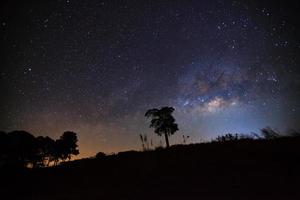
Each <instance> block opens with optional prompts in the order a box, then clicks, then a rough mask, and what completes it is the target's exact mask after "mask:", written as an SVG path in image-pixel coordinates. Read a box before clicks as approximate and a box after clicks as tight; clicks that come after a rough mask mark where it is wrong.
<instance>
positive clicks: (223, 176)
mask: <svg viewBox="0 0 300 200" xmlns="http://www.w3.org/2000/svg"><path fill="white" fill-rule="evenodd" d="M299 150H300V138H299V137H297V138H288V137H287V138H285V137H283V138H278V139H274V140H244V141H232V142H223V143H203V144H190V145H177V146H171V147H170V148H169V149H158V150H155V151H147V152H135V151H130V152H121V153H119V154H117V155H111V156H106V157H103V158H94V159H82V160H77V161H72V162H68V163H65V164H63V165H61V166H58V167H55V168H54V167H53V168H43V169H26V170H25V169H23V170H17V171H12V170H10V171H7V170H4V169H3V170H2V171H1V184H2V186H1V189H0V190H1V194H2V195H4V196H6V198H2V199H45V200H48V199H49V200H50V199H51V200H56V199H60V200H62V199H72V200H77V199H300V193H299V191H298V189H299V185H300V170H299V169H300V162H299V161H300V151H299Z"/></svg>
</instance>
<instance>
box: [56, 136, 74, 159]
mask: <svg viewBox="0 0 300 200" xmlns="http://www.w3.org/2000/svg"><path fill="white" fill-rule="evenodd" d="M77 142H78V139H77V135H76V133H74V132H72V131H66V132H64V133H63V135H62V136H61V137H60V139H58V140H56V145H55V146H56V147H55V148H57V154H58V155H57V156H58V157H59V158H60V159H62V160H63V161H64V160H66V159H69V160H70V159H71V157H72V155H78V154H79V150H78V149H77V147H78V145H77Z"/></svg>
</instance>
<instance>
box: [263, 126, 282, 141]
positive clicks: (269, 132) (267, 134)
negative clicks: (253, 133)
mask: <svg viewBox="0 0 300 200" xmlns="http://www.w3.org/2000/svg"><path fill="white" fill-rule="evenodd" d="M261 134H262V136H263V137H264V138H265V139H267V140H269V139H276V138H279V137H280V134H279V133H278V132H276V131H275V130H273V129H272V128H270V127H266V128H263V129H261Z"/></svg>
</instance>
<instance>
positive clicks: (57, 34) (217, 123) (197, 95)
mask: <svg viewBox="0 0 300 200" xmlns="http://www.w3.org/2000/svg"><path fill="white" fill-rule="evenodd" d="M297 9H299V4H298V3H297V2H294V1H291V2H289V1H279V2H273V1H251V2H249V1H232V0H225V1H221V0H219V1H217V0H216V1H204V0H203V1H192V0H191V1H73V0H55V1H49V2H47V3H45V2H43V3H42V2H38V1H36V2H35V3H32V4H31V3H26V2H23V3H21V2H15V1H7V2H6V3H4V4H3V6H2V8H1V13H2V14H1V18H0V31H1V44H2V45H1V54H2V56H1V57H2V58H1V61H2V62H1V71H0V73H1V74H0V75H1V77H0V78H1V91H2V100H1V106H0V116H1V121H0V129H1V130H4V131H10V130H15V129H25V130H28V131H30V132H32V133H33V134H35V135H51V136H52V137H58V136H59V135H61V133H62V132H63V131H65V130H73V131H75V132H77V133H78V134H79V141H80V148H81V151H82V155H83V156H85V155H93V154H94V153H95V152H97V151H105V152H113V151H120V150H126V149H139V148H140V147H139V146H140V144H139V141H138V140H139V137H138V135H139V134H140V133H147V134H148V135H149V136H150V135H151V137H153V140H155V142H156V144H159V140H160V138H157V137H155V135H154V134H153V133H151V130H150V129H149V128H148V124H147V121H146V120H145V119H144V113H145V111H146V110H147V109H149V108H153V107H161V106H165V105H168V106H173V107H174V108H175V109H176V111H175V117H176V119H177V122H178V124H179V129H180V131H179V132H178V134H177V136H174V137H172V138H171V140H173V141H171V142H173V143H180V142H181V139H180V138H181V136H182V134H185V135H190V139H191V142H199V141H200V140H207V139H209V138H212V137H215V136H216V135H219V134H223V133H226V132H245V133H249V132H252V131H253V132H257V131H259V129H260V128H263V127H265V126H271V127H274V128H276V129H279V130H282V131H284V130H287V129H299V128H300V127H299V123H298V122H299V115H298V113H299V109H300V104H299V97H300V94H299V93H300V92H299V91H300V83H299V80H300V79H299V78H300V73H299V66H298V65H299V50H300V43H299V22H298V21H297Z"/></svg>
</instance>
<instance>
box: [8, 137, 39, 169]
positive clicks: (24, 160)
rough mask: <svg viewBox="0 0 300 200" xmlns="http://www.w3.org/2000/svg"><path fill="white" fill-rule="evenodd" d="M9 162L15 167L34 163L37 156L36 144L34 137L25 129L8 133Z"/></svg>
mask: <svg viewBox="0 0 300 200" xmlns="http://www.w3.org/2000/svg"><path fill="white" fill-rule="evenodd" d="M8 136H9V139H8V142H9V148H8V157H9V162H10V164H12V165H13V166H16V167H26V166H27V165H28V164H32V165H35V163H36V156H37V144H36V139H35V137H34V136H33V135H32V134H30V133H28V132H26V131H12V132H10V133H9V134H8Z"/></svg>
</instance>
